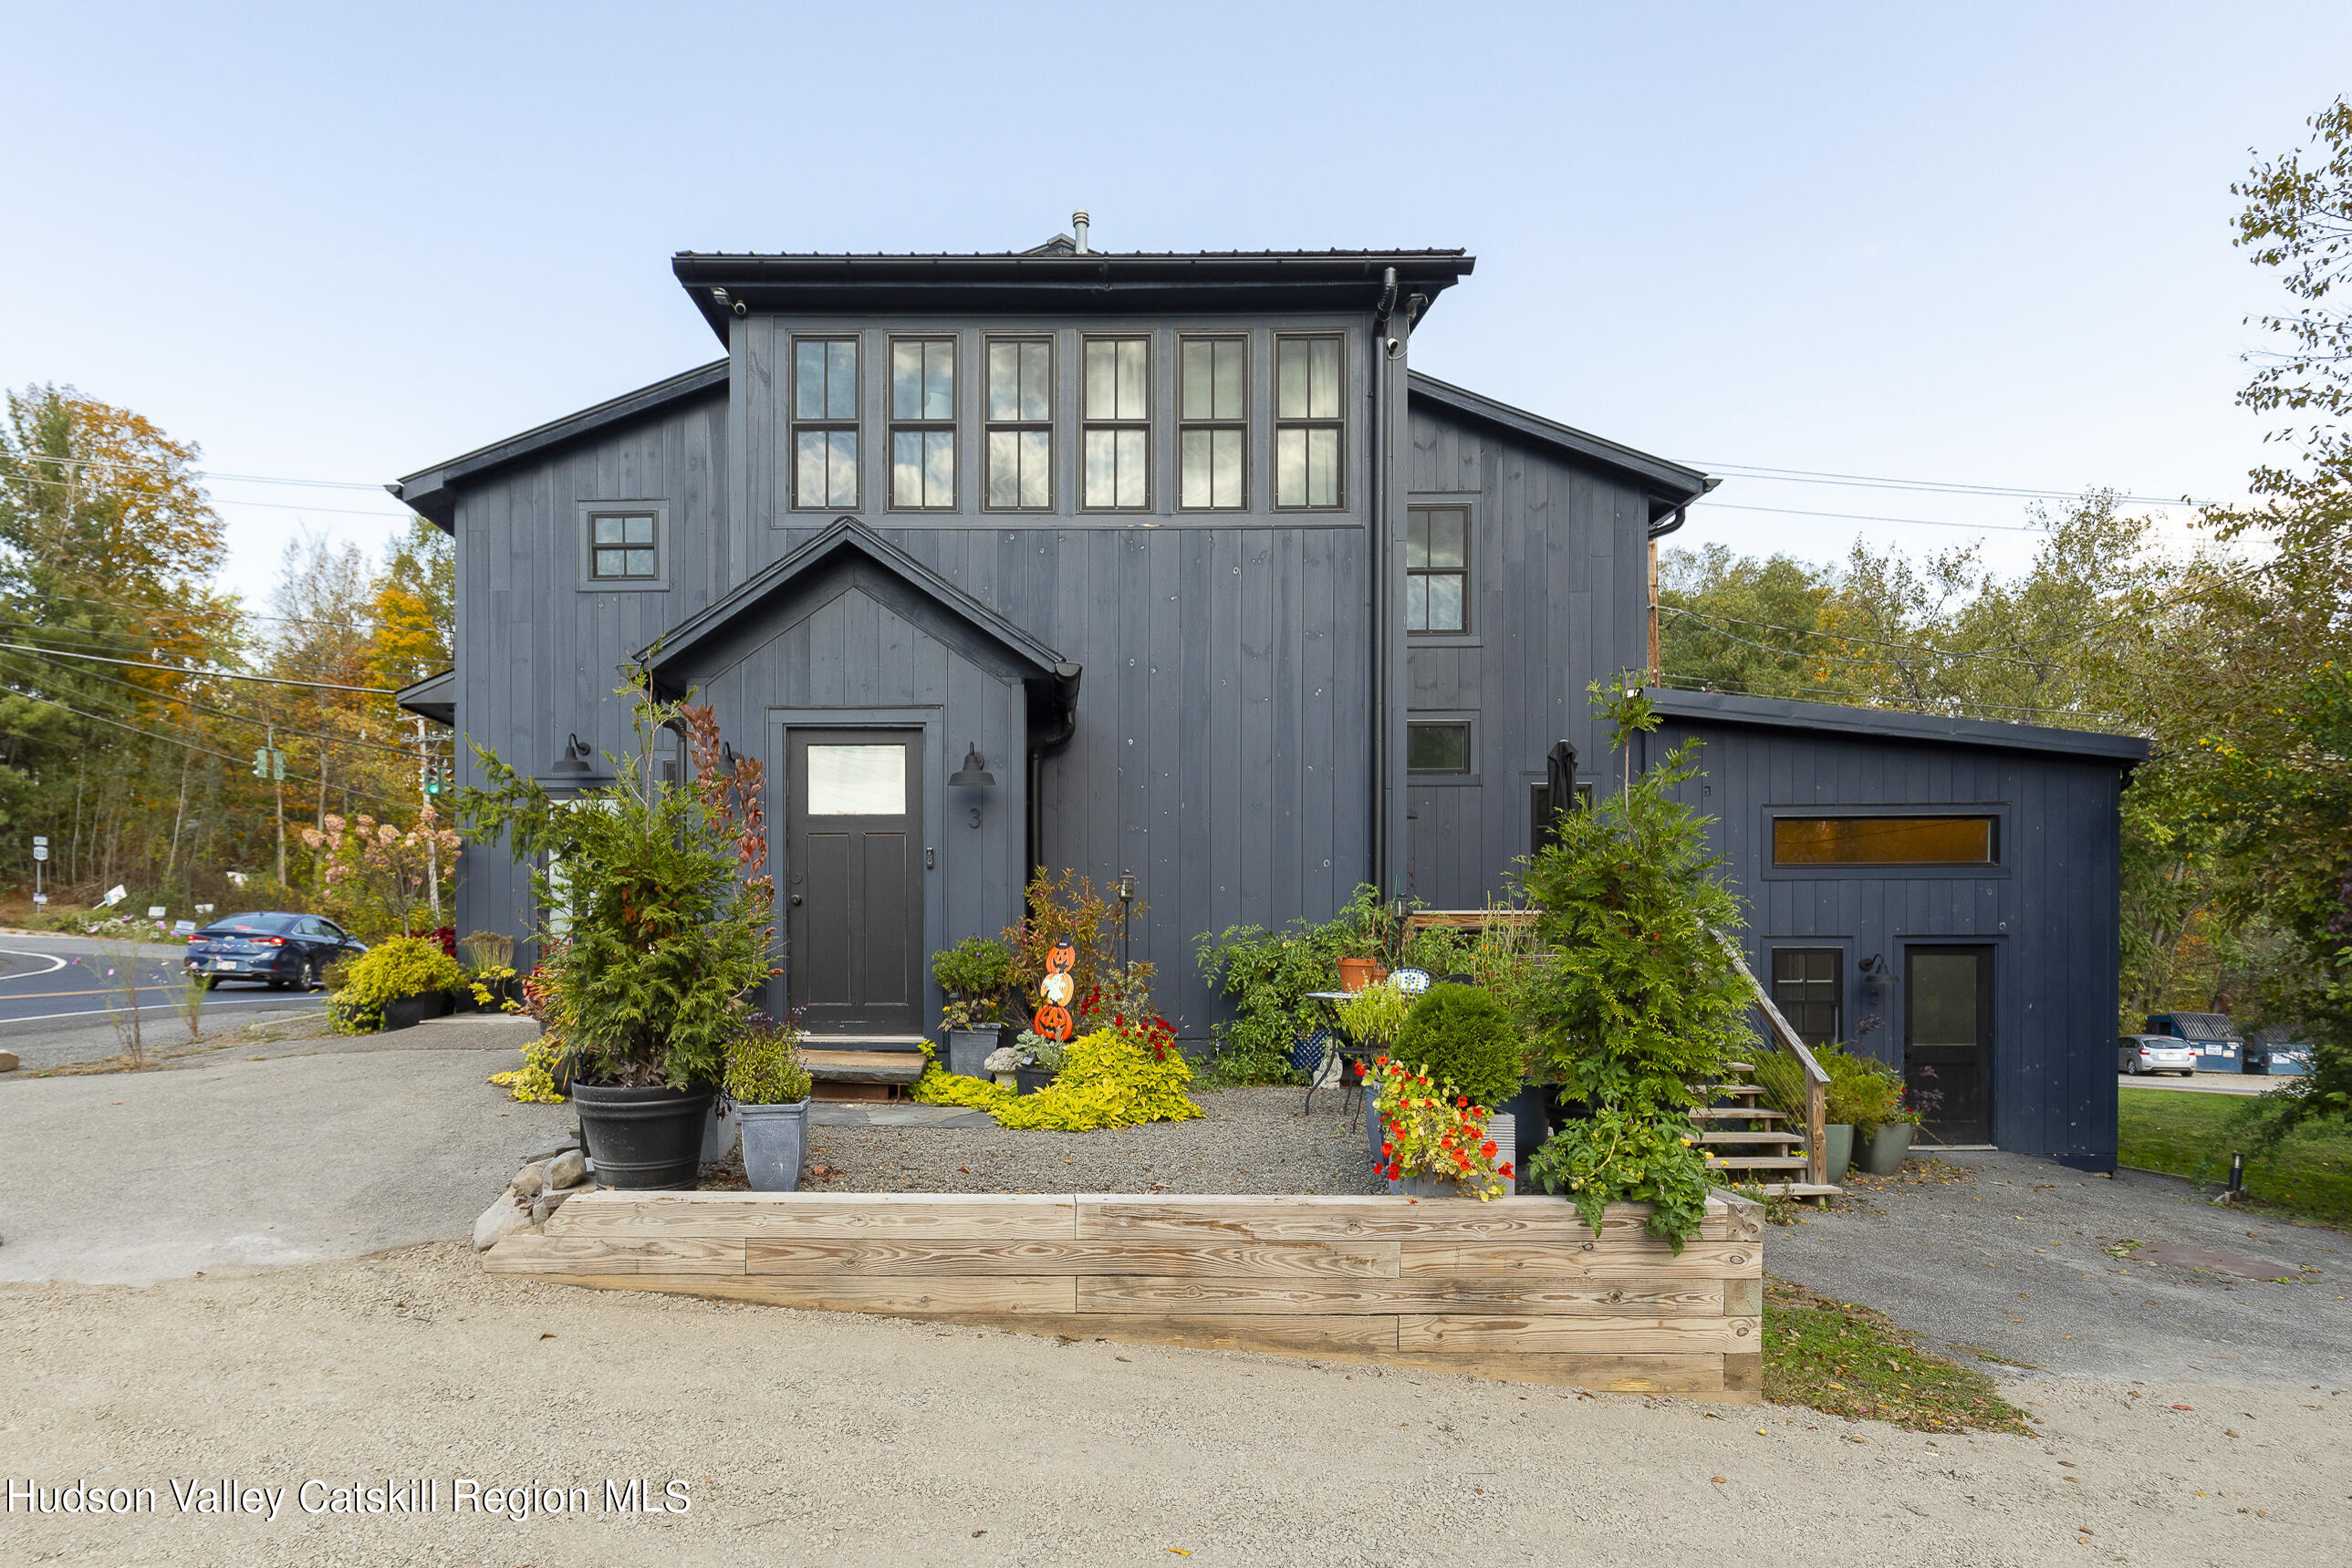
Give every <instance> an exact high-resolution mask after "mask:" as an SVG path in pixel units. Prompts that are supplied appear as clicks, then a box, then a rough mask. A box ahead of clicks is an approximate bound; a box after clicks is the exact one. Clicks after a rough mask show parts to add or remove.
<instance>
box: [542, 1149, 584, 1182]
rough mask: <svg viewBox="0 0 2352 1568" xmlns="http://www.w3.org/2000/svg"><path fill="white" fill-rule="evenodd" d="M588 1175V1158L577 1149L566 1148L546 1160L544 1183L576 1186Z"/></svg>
mask: <svg viewBox="0 0 2352 1568" xmlns="http://www.w3.org/2000/svg"><path fill="white" fill-rule="evenodd" d="M587 1176H588V1158H587V1156H586V1155H583V1154H582V1153H581V1152H580V1151H579V1150H578V1149H566V1150H564V1151H563V1152H562V1154H560V1155H556V1156H555V1157H554V1158H553V1159H551V1160H550V1161H548V1162H547V1172H546V1185H547V1186H551V1187H567V1186H579V1185H580V1184H581V1183H582V1182H583V1181H584V1180H586V1179H587Z"/></svg>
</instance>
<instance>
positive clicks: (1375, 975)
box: [1339, 958, 1389, 991]
mask: <svg viewBox="0 0 2352 1568" xmlns="http://www.w3.org/2000/svg"><path fill="white" fill-rule="evenodd" d="M1388 977H1389V972H1388V971H1387V970H1386V969H1384V968H1382V967H1381V963H1380V960H1379V959H1377V958H1342V959H1340V960H1339V988H1340V989H1341V990H1343V991H1360V990H1362V989H1363V988H1365V987H1366V986H1376V985H1378V984H1380V982H1381V981H1382V980H1385V979H1387V978H1388Z"/></svg>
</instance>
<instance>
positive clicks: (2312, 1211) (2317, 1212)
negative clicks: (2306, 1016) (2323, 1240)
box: [2116, 1089, 2352, 1228]
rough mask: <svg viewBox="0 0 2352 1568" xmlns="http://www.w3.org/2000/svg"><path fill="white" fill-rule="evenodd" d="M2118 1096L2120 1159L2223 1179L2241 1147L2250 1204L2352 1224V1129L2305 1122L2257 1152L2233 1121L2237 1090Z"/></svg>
mask: <svg viewBox="0 0 2352 1568" xmlns="http://www.w3.org/2000/svg"><path fill="white" fill-rule="evenodd" d="M2116 1104H2117V1107H2118V1109H2117V1117H2118V1122H2119V1130H2120V1133H2121V1140H2120V1145H2119V1147H2118V1148H2117V1150H2116V1158H2117V1159H2119V1160H2121V1161H2122V1162H2123V1163H2124V1164H2125V1165H2127V1166H2140V1167H2142V1168H2143V1169H2146V1170H2152V1171H2168V1172H2169V1173H2171V1174H2172V1175H2174V1176H2188V1177H2189V1178H2191V1179H2192V1180H2196V1181H2210V1182H2215V1183H2220V1182H2226V1181H2227V1180H2229V1179H2230V1155H2231V1153H2232V1152H2233V1151H2237V1150H2243V1151H2244V1152H2245V1155H2246V1193H2247V1196H2249V1197H2252V1199H2253V1200H2254V1201H2255V1202H2257V1203H2263V1204H2268V1205H2270V1206H2271V1207H2273V1208H2278V1209H2283V1210H2284V1211H2285V1212H2286V1213H2288V1214H2291V1215H2294V1216H2295V1217H2296V1218H2300V1219H2312V1220H2317V1221H2318V1222H2319V1223H2320V1224H2322V1225H2334V1226H2340V1227H2346V1228H2352V1128H2347V1127H2345V1126H2343V1125H2342V1124H2336V1125H2332V1126H2317V1127H2305V1129H2304V1130H2303V1131H2301V1132H2299V1133H2296V1134H2294V1136H2292V1137H2290V1138H2288V1139H2287V1140H2286V1142H2284V1144H2281V1145H2279V1146H2278V1147H2277V1148H2275V1149H2270V1150H2257V1149H2256V1148H2254V1147H2253V1134H2252V1129H2250V1128H2242V1127H2241V1126H2239V1125H2238V1118H2239V1116H2240V1115H2242V1114H2243V1113H2244V1111H2245V1108H2246V1102H2245V1101H2244V1100H2242V1098H2240V1097H2239V1096H2237V1095H2234V1094H2193V1093H2183V1092H2180V1091H2179V1090H2177V1089H2118V1090H2117V1091H2116Z"/></svg>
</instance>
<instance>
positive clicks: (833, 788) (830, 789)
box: [808, 746, 907, 817]
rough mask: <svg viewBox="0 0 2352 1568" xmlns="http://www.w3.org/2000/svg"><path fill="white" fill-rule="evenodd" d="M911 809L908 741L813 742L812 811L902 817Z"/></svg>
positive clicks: (810, 754) (810, 760) (814, 814)
mask: <svg viewBox="0 0 2352 1568" xmlns="http://www.w3.org/2000/svg"><path fill="white" fill-rule="evenodd" d="M906 811H907V748H906V747H903V746H812V747H809V748H808V813H809V815H810V816H812V817H900V816H904V815H906Z"/></svg>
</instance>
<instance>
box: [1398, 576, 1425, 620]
mask: <svg viewBox="0 0 2352 1568" xmlns="http://www.w3.org/2000/svg"><path fill="white" fill-rule="evenodd" d="M1404 629H1405V630H1406V631H1408V632H1426V631H1428V630H1429V579H1427V578H1425V577H1408V578H1406V579H1405V580H1404Z"/></svg>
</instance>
